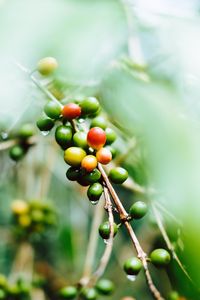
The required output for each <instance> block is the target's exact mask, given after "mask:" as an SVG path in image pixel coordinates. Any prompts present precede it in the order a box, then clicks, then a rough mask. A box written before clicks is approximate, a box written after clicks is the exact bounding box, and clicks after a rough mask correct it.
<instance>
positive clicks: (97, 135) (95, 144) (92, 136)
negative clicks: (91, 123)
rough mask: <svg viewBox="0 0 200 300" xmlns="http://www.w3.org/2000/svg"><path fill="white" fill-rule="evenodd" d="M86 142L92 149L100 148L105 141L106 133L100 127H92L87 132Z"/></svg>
mask: <svg viewBox="0 0 200 300" xmlns="http://www.w3.org/2000/svg"><path fill="white" fill-rule="evenodd" d="M87 142H88V145H89V146H90V147H92V148H93V149H96V150H98V149H100V148H102V147H103V146H104V145H105V143H106V133H105V131H104V130H103V129H101V128H100V127H93V128H91V129H90V130H89V132H88V134H87Z"/></svg>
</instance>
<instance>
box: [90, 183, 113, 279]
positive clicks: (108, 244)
mask: <svg viewBox="0 0 200 300" xmlns="http://www.w3.org/2000/svg"><path fill="white" fill-rule="evenodd" d="M104 198H105V209H106V210H107V212H108V221H109V226H110V235H109V239H108V240H107V241H106V247H105V250H104V253H103V255H102V257H101V260H100V263H99V266H98V268H97V270H96V271H95V272H94V273H93V275H92V277H91V280H90V282H92V283H93V284H95V283H96V281H97V280H98V279H99V278H100V277H101V276H102V275H103V273H104V272H105V269H106V267H107V265H108V262H109V260H110V256H111V253H112V248H113V236H114V217H113V211H112V202H111V199H110V195H109V192H108V189H107V187H104Z"/></svg>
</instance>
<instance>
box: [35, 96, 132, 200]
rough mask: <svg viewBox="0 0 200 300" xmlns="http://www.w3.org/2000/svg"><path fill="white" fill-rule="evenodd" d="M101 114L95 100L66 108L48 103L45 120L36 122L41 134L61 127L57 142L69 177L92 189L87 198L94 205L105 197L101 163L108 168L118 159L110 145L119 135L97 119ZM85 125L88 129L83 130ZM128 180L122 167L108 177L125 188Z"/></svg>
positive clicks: (114, 170) (90, 98) (82, 100)
mask: <svg viewBox="0 0 200 300" xmlns="http://www.w3.org/2000/svg"><path fill="white" fill-rule="evenodd" d="M99 110H100V104H99V101H98V100H97V99H96V98H94V97H88V98H85V99H81V100H75V101H73V102H70V103H67V104H66V105H62V104H61V103H59V102H56V101H49V102H48V103H47V104H46V105H45V106H44V113H45V116H44V117H43V118H41V119H39V120H38V121H37V126H38V128H39V129H40V130H41V131H42V132H48V131H49V130H51V129H52V128H53V126H54V124H56V123H58V124H57V126H56V130H55V140H56V142H57V143H58V144H59V145H60V147H61V148H62V149H63V150H64V160H65V162H66V163H67V164H68V165H70V168H69V169H68V170H67V173H66V176H67V178H68V179H69V180H71V181H77V182H78V183H79V184H80V185H82V186H89V188H88V191H87V195H88V198H89V200H90V201H91V203H93V204H96V203H97V202H98V200H99V199H100V197H101V195H102V193H103V185H102V178H101V173H100V171H99V170H98V163H100V164H103V165H106V164H108V163H109V162H110V161H111V160H112V158H113V157H114V156H115V150H114V148H113V147H112V146H111V144H112V143H113V142H114V141H115V140H116V133H115V132H114V130H113V129H111V128H109V127H107V125H108V124H107V120H106V119H105V118H104V117H103V116H102V115H97V116H96V114H97V113H98V111H99ZM93 116H94V117H93ZM82 121H83V122H84V125H85V126H84V127H86V129H85V128H84V129H83V122H82ZM127 178H128V172H127V171H126V170H125V169H123V168H120V167H117V168H114V169H112V170H111V171H110V173H109V179H110V181H111V182H113V183H116V184H122V183H123V182H124V181H125V180H126V179H127Z"/></svg>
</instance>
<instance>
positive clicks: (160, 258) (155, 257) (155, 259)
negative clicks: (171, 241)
mask: <svg viewBox="0 0 200 300" xmlns="http://www.w3.org/2000/svg"><path fill="white" fill-rule="evenodd" d="M150 260H151V262H152V264H154V265H155V266H156V267H165V266H166V265H168V264H169V262H170V260H171V256H170V254H169V252H168V251H167V250H165V249H156V250H154V251H152V252H151V254H150Z"/></svg>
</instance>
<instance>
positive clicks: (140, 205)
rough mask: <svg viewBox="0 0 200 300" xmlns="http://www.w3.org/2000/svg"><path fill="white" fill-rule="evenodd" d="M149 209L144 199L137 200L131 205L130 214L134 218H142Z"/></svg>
mask: <svg viewBox="0 0 200 300" xmlns="http://www.w3.org/2000/svg"><path fill="white" fill-rule="evenodd" d="M147 211H148V208H147V205H146V203H145V202H143V201H137V202H135V203H134V204H133V205H132V206H131V208H130V210H129V214H130V216H131V218H133V219H141V218H143V217H144V216H145V215H146V213H147Z"/></svg>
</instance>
